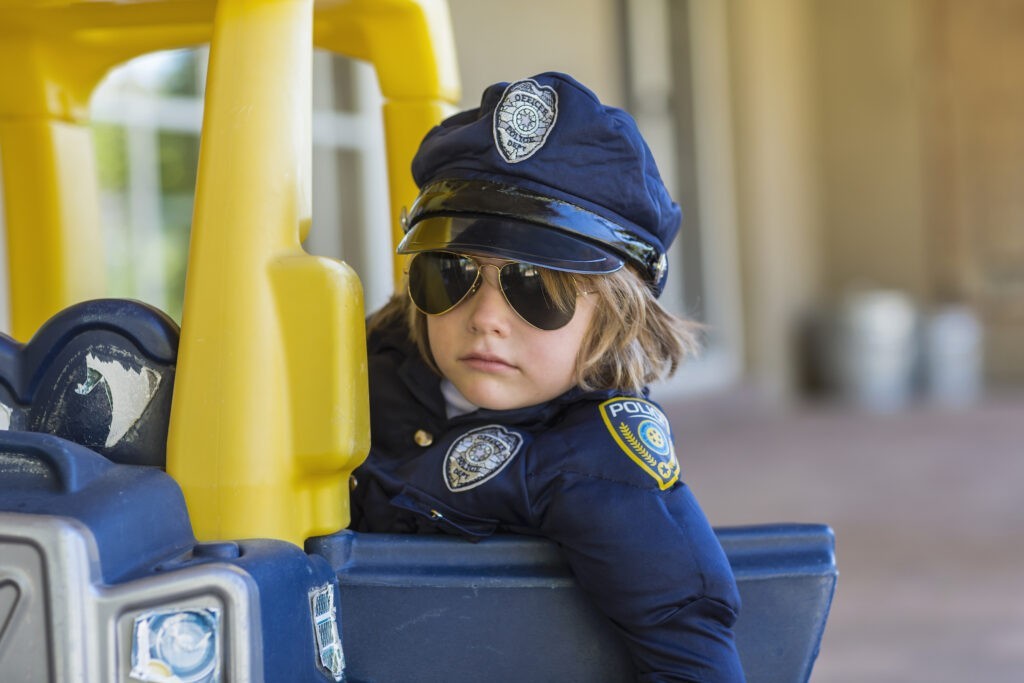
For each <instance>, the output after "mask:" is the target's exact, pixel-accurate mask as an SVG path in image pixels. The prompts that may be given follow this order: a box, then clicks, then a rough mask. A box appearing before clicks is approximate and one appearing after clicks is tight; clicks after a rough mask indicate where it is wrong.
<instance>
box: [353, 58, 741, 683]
mask: <svg viewBox="0 0 1024 683" xmlns="http://www.w3.org/2000/svg"><path fill="white" fill-rule="evenodd" d="M412 171H413V176H414V177H415V180H416V182H417V185H418V186H419V188H420V194H419V197H418V198H417V199H416V201H415V203H414V204H413V205H412V207H411V209H410V210H409V212H408V215H407V216H405V217H404V221H403V222H404V227H405V229H406V235H405V238H404V239H403V240H402V243H401V244H400V245H399V247H398V251H399V253H402V254H413V255H414V256H413V257H412V259H411V260H410V261H409V264H408V273H407V275H408V287H407V292H403V293H401V294H399V295H397V296H395V297H394V298H393V299H392V300H391V301H390V302H389V303H388V304H387V305H386V306H385V307H384V308H383V309H382V310H380V311H379V312H378V313H377V314H376V315H375V316H374V317H373V318H372V319H371V323H370V336H369V352H370V394H371V403H370V414H371V425H372V427H371V428H372V448H371V451H370V455H369V457H368V459H367V461H366V462H365V463H364V464H363V465H362V466H361V467H360V468H359V469H358V470H357V471H356V473H355V482H356V486H355V488H354V490H353V493H352V507H353V524H352V528H354V529H356V530H358V531H376V532H407V533H434V532H438V531H441V532H447V533H452V534H457V535H460V536H463V537H465V538H468V539H470V540H477V539H481V538H484V537H487V536H490V535H492V534H494V533H496V532H513V533H523V534H533V535H538V536H544V537H547V538H550V539H552V540H554V541H556V542H557V543H558V544H559V545H560V546H561V547H562V549H563V551H564V554H565V557H566V558H567V560H568V562H569V564H570V566H571V568H572V570H573V572H574V574H575V576H576V578H577V580H578V581H579V584H580V586H581V587H582V588H583V590H584V591H585V592H586V593H587V594H588V595H589V596H590V598H591V599H592V600H593V601H594V602H595V603H596V604H597V606H598V607H599V608H600V609H601V610H602V611H603V612H604V613H605V614H606V615H607V616H608V617H609V618H610V619H611V620H612V621H613V622H614V623H615V624H616V626H617V628H618V629H619V630H620V631H621V632H622V633H623V635H624V638H625V642H626V644H627V647H628V648H629V650H630V653H631V655H632V658H633V661H634V664H635V668H636V672H637V680H641V681H670V680H671V681H681V680H687V681H690V680H699V681H741V680H743V673H742V670H741V668H740V664H739V659H738V657H737V653H736V648H735V644H734V641H733V633H732V625H733V623H734V622H735V620H736V614H737V609H738V606H739V597H738V593H737V590H736V584H735V581H734V579H733V575H732V572H731V570H730V568H729V565H728V562H727V560H726V558H725V555H724V553H723V552H722V549H721V546H720V545H719V543H718V540H717V539H716V537H715V535H714V533H713V532H712V530H711V527H710V526H709V524H708V522H707V520H706V519H705V517H704V515H703V513H702V512H701V510H700V508H699V507H698V505H697V502H696V501H695V499H694V497H693V495H692V494H691V492H690V490H689V489H688V488H687V487H686V485H685V484H683V483H682V481H681V480H680V472H679V463H678V461H677V460H676V456H675V451H674V448H673V444H672V435H671V432H670V429H669V424H668V420H667V419H666V418H665V415H664V414H663V413H662V412H661V410H660V409H659V408H658V406H657V405H655V404H654V403H652V402H651V401H649V400H647V398H646V396H647V390H646V388H645V387H646V385H647V384H648V383H650V382H652V381H653V380H655V379H657V378H659V377H660V376H662V375H663V374H665V373H669V374H670V373H671V372H673V371H674V370H675V369H676V366H677V365H678V364H679V362H680V361H681V360H682V359H683V358H684V357H685V356H686V355H687V354H688V353H689V352H690V351H692V350H693V349H694V346H695V342H694V335H693V332H692V329H691V327H690V326H689V325H688V324H686V323H684V322H683V321H681V320H679V319H677V318H675V317H674V316H672V315H671V314H669V313H668V312H666V311H665V310H664V309H663V308H661V306H660V305H659V304H658V302H657V299H656V297H657V296H658V295H659V294H660V293H661V290H662V288H663V287H664V283H665V276H666V269H667V268H666V266H667V261H666V257H665V251H666V249H667V248H668V246H669V244H670V243H671V242H672V239H673V238H674V237H675V234H676V232H677V231H678V229H679V222H680V215H681V214H680V210H679V207H678V206H677V205H676V204H675V203H674V202H673V201H672V199H671V198H670V197H669V195H668V192H667V190H666V189H665V186H664V184H663V183H662V181H661V178H660V176H659V174H658V170H657V168H656V167H655V164H654V160H653V159H652V158H651V154H650V151H649V150H648V148H647V145H646V144H645V143H644V141H643V139H642V137H641V136H640V133H639V131H638V130H637V128H636V124H635V122H634V121H633V119H632V118H631V117H630V116H629V115H628V114H626V113H625V112H623V111H621V110H618V109H614V108H611V107H606V106H603V105H602V104H601V103H600V102H599V101H598V99H597V97H596V96H595V95H594V94H593V93H592V92H590V91H589V90H588V89H586V88H585V87H584V86H582V85H581V84H579V83H578V82H576V81H575V80H573V79H572V78H570V77H569V76H566V75H564V74H558V73H545V74H541V75H538V76H535V77H533V78H531V79H526V80H522V81H518V82H516V83H512V84H504V83H502V84H497V85H494V86H491V87H490V88H488V89H487V90H486V91H485V92H484V95H483V100H482V103H481V105H480V107H479V108H478V109H474V110H470V111H466V112H463V113H461V114H457V115H455V116H453V117H451V118H449V119H448V120H446V121H444V122H443V123H442V124H441V125H440V126H438V127H436V128H434V129H433V130H432V131H430V132H429V133H428V134H427V136H426V137H425V139H424V140H423V143H422V145H421V147H420V149H419V151H418V152H417V154H416V157H415V159H414V160H413V164H412Z"/></svg>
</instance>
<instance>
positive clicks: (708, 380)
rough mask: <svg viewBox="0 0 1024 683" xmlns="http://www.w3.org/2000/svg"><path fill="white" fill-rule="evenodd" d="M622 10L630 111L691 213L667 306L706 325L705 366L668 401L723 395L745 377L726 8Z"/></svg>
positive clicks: (667, 2) (626, 0)
mask: <svg viewBox="0 0 1024 683" xmlns="http://www.w3.org/2000/svg"><path fill="white" fill-rule="evenodd" d="M620 1H621V3H622V4H621V8H622V16H623V18H624V22H623V26H624V31H625V34H624V43H625V48H626V49H625V54H626V93H627V108H628V109H629V110H630V112H631V113H632V114H633V116H634V117H635V118H636V120H637V123H638V124H639V126H640V129H641V131H642V132H643V134H644V137H645V138H646V139H647V142H648V144H649V145H650V147H651V151H652V153H653V154H654V157H655V159H656V160H657V162H658V167H659V170H660V171H661V173H662V176H663V178H664V180H665V183H666V185H668V187H669V190H670V191H671V192H672V195H673V197H675V199H676V201H678V202H679V204H680V206H682V209H683V223H682V227H681V228H680V232H679V235H678V236H677V238H676V241H675V243H674V244H673V247H672V249H671V250H670V252H669V257H670V269H669V279H668V282H667V284H666V288H665V292H664V293H663V294H662V297H661V301H662V303H663V304H664V305H665V306H666V307H667V308H668V309H669V310H671V311H673V312H675V313H677V314H680V315H683V316H684V317H686V318H688V319H692V320H697V321H699V322H701V323H703V324H704V325H705V326H706V327H705V331H704V341H705V344H704V350H703V353H702V355H701V357H700V358H699V359H697V360H695V361H691V362H689V363H688V364H687V365H685V366H684V367H683V368H682V370H681V371H680V372H679V373H678V375H677V377H676V378H675V379H674V380H670V381H669V382H668V383H667V385H666V386H664V387H662V388H661V389H660V392H661V393H662V394H664V393H666V392H668V393H692V392H695V391H704V390H708V389H714V388H718V387H724V386H727V385H729V384H731V383H734V382H736V381H737V380H738V379H739V377H740V373H741V371H742V327H741V326H742V323H741V311H740V300H739V284H738V282H739V280H738V278H739V276H738V254H737V250H736V241H735V231H736V225H735V195H734V182H735V180H734V178H733V175H732V164H731V159H732V137H731V136H732V133H731V129H730V124H729V122H730V120H731V115H730V110H729V98H728V92H729V87H728V85H729V84H728V64H727V50H728V42H727V34H728V32H727V26H726V19H727V17H726V15H725V8H724V7H723V5H724V3H717V2H693V1H691V0H620Z"/></svg>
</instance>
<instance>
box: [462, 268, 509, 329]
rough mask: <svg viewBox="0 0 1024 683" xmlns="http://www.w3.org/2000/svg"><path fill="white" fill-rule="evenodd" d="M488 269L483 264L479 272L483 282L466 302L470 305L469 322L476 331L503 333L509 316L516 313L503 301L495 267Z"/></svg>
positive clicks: (507, 324)
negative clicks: (489, 271) (492, 271)
mask: <svg viewBox="0 0 1024 683" xmlns="http://www.w3.org/2000/svg"><path fill="white" fill-rule="evenodd" d="M488 270H491V268H487V267H486V266H485V267H484V269H483V271H482V272H481V275H482V276H483V282H482V283H481V285H480V287H479V289H477V291H476V293H475V294H473V296H472V298H470V300H469V301H468V302H466V303H468V304H469V305H470V306H471V307H472V310H471V313H470V316H469V323H470V326H471V327H472V328H473V329H474V330H475V331H478V332H492V333H495V334H504V333H506V332H507V331H508V328H509V316H514V315H515V314H516V313H515V311H513V310H512V308H511V307H510V306H509V305H508V302H507V301H505V295H504V294H502V292H501V285H500V284H499V283H498V272H497V269H496V268H495V269H494V270H495V272H494V273H488V272H487V271H488Z"/></svg>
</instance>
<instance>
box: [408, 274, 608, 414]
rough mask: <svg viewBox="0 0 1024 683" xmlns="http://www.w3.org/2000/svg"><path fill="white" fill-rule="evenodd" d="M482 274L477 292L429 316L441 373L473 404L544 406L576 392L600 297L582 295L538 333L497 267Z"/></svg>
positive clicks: (429, 330)
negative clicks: (565, 315) (505, 291)
mask: <svg viewBox="0 0 1024 683" xmlns="http://www.w3.org/2000/svg"><path fill="white" fill-rule="evenodd" d="M477 261H478V262H479V263H481V264H494V265H500V264H501V263H502V262H501V261H500V260H497V259H488V258H482V257H477ZM482 274H483V278H484V283H483V284H482V285H481V286H480V289H479V290H477V292H476V293H475V294H473V295H472V296H470V297H468V298H467V299H466V300H465V301H463V302H462V303H460V304H459V305H458V306H456V307H455V308H453V309H452V310H450V311H448V312H447V313H445V314H443V315H428V316H427V336H428V339H429V341H430V350H431V353H433V355H434V360H435V361H436V362H437V366H438V368H440V370H441V372H442V373H444V376H445V377H446V378H448V379H449V380H450V381H451V382H452V383H453V384H454V385H455V387H456V388H457V389H458V390H459V392H460V393H462V395H463V396H465V397H466V398H467V399H469V400H470V401H471V402H472V403H473V404H474V405H477V406H480V407H481V408H489V409H491V410H511V409H513V408H522V407H525V406H530V405H535V404H538V403H544V402H545V401H549V400H551V399H553V398H555V397H556V396H559V395H561V394H563V393H565V392H566V391H568V390H569V389H571V388H572V387H573V386H574V385H575V384H576V380H575V371H576V355H577V353H578V352H579V350H580V345H581V344H582V343H583V337H584V335H585V334H586V333H587V330H588V329H589V328H590V321H591V319H592V318H593V317H594V305H595V304H594V300H595V299H596V297H593V296H580V297H579V298H578V299H577V301H576V313H575V315H574V316H573V318H572V320H570V321H569V323H568V324H567V325H565V326H564V327H560V328H558V329H556V330H541V329H538V328H536V327H533V326H532V325H530V324H529V323H527V322H526V321H524V320H523V319H522V318H520V317H519V316H518V315H517V314H516V312H515V311H514V310H512V308H511V307H510V306H509V305H508V302H507V301H505V297H504V296H503V295H502V293H501V291H500V290H499V289H498V282H497V275H498V274H497V271H496V270H495V269H494V268H484V269H483V271H482Z"/></svg>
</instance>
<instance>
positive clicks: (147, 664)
mask: <svg viewBox="0 0 1024 683" xmlns="http://www.w3.org/2000/svg"><path fill="white" fill-rule="evenodd" d="M220 635H221V634H220V612H219V610H216V609H207V608H194V609H181V610H166V611H160V612H148V613H146V614H143V615H140V616H139V617H136V619H135V626H134V628H133V632H132V670H131V673H130V674H129V675H130V676H131V678H133V679H135V680H138V681H154V682H156V683H169V682H170V681H175V682H180V683H216V681H219V680H220V669H221V666H220V659H221V654H220V653H221V645H220Z"/></svg>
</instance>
